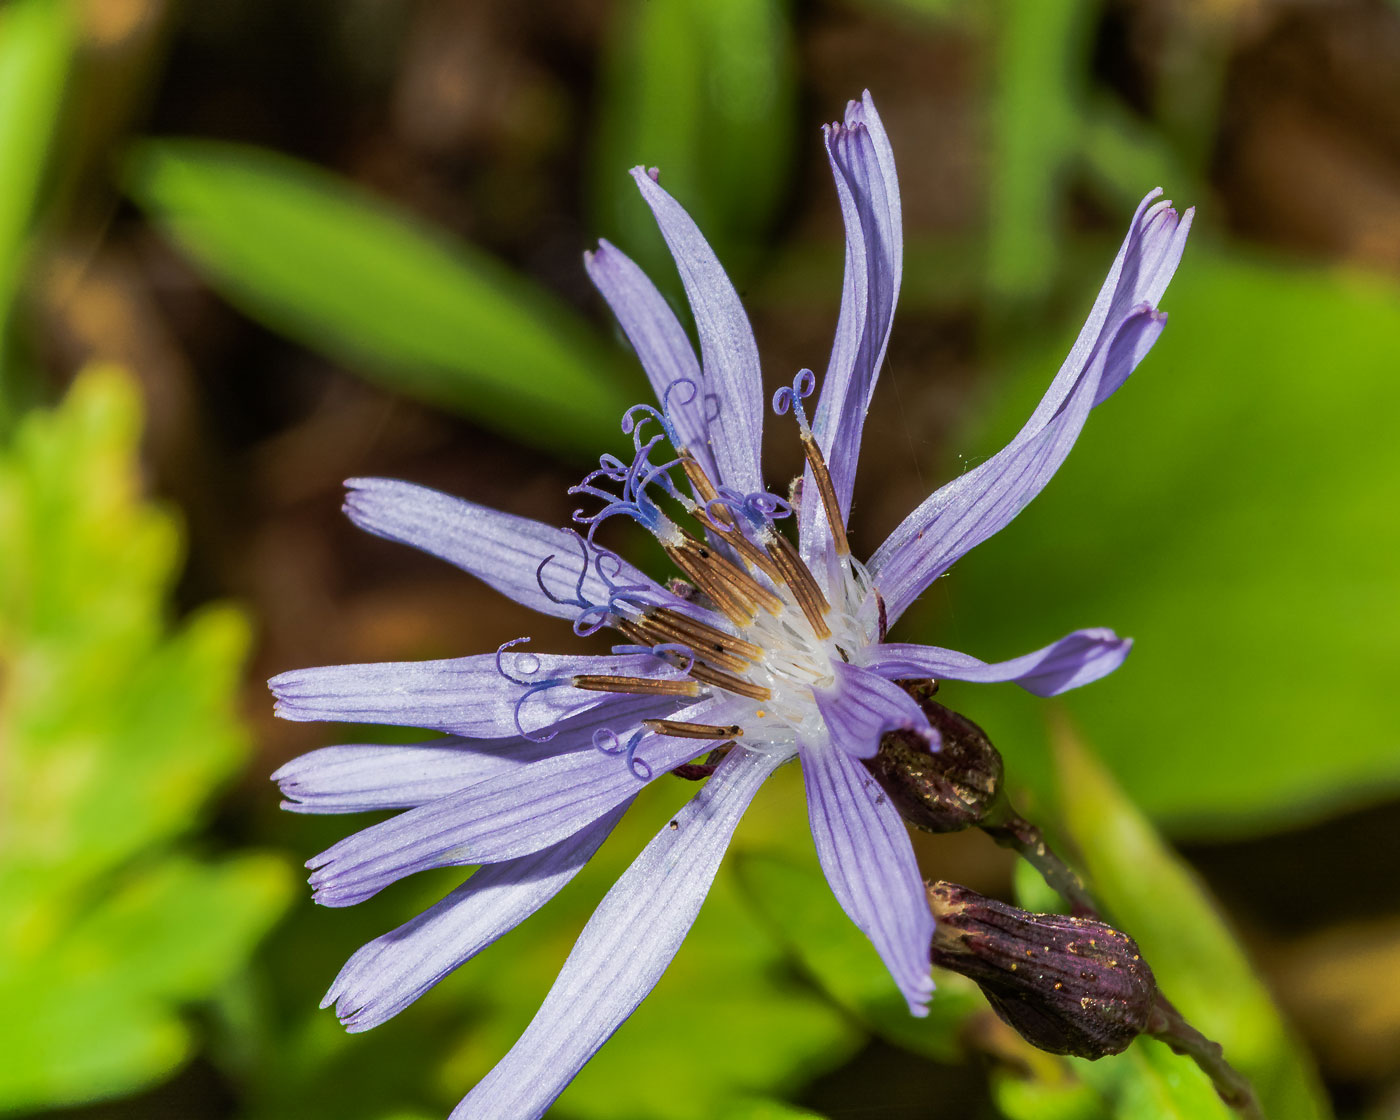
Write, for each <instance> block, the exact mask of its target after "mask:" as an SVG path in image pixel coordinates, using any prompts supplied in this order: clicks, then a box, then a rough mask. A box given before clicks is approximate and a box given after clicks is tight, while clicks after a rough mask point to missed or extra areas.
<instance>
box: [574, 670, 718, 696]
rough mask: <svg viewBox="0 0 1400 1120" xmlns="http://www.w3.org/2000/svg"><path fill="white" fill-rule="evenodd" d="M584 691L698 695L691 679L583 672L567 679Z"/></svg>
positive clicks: (651, 694)
mask: <svg viewBox="0 0 1400 1120" xmlns="http://www.w3.org/2000/svg"><path fill="white" fill-rule="evenodd" d="M569 683H570V684H572V685H573V686H574V687H575V688H581V689H583V690H584V691H586V692H627V693H631V694H633V695H637V696H698V695H699V694H700V686H699V685H698V684H697V683H696V682H695V681H693V680H686V679H680V680H674V679H673V680H657V679H656V678H655V677H614V676H607V675H592V674H584V675H582V676H577V677H574V678H572V679H571V680H570V681H569Z"/></svg>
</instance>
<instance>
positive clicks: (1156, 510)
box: [928, 243, 1400, 835]
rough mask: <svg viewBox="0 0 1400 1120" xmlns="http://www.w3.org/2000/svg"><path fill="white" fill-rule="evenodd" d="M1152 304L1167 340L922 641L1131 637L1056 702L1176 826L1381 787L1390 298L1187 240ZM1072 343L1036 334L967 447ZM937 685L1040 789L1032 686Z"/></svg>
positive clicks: (1332, 803) (1021, 409)
mask: <svg viewBox="0 0 1400 1120" xmlns="http://www.w3.org/2000/svg"><path fill="white" fill-rule="evenodd" d="M1110 259H1111V250H1110V249H1108V247H1105V248H1104V252H1103V255H1102V260H1103V262H1104V263H1105V264H1106V263H1107V261H1108V260H1110ZM1096 283H1097V282H1096V281H1094V280H1091V279H1089V278H1087V277H1086V279H1085V280H1084V282H1083V283H1082V284H1081V285H1080V286H1079V290H1080V291H1081V292H1082V293H1083V295H1082V297H1081V298H1080V299H1079V300H1078V301H1077V302H1078V303H1079V304H1080V306H1087V304H1088V302H1089V293H1090V292H1091V291H1092V289H1093V287H1095V286H1096ZM1163 306H1164V308H1165V309H1166V310H1167V311H1168V312H1169V314H1170V317H1171V320H1170V322H1169V324H1168V327H1167V330H1166V332H1165V334H1164V335H1163V337H1162V341H1161V342H1160V343H1159V344H1158V346H1157V347H1156V348H1155V349H1154V350H1153V352H1152V354H1151V355H1150V356H1149V357H1148V359H1147V360H1146V361H1145V362H1144V363H1143V365H1142V368H1141V369H1139V370H1138V372H1137V373H1136V374H1135V375H1134V376H1133V378H1132V380H1131V381H1130V382H1129V383H1128V384H1127V385H1126V386H1124V388H1123V389H1122V390H1121V391H1120V392H1119V393H1117V394H1116V395H1115V396H1114V397H1113V399H1112V400H1110V401H1108V402H1107V403H1106V404H1105V405H1104V406H1103V407H1102V408H1100V409H1098V410H1096V411H1095V412H1094V414H1093V415H1092V416H1091V417H1090V419H1089V423H1088V425H1087V426H1086V428H1085V431H1084V434H1083V435H1082V436H1081V438H1080V440H1079V443H1078V445H1077V446H1076V447H1075V448H1074V451H1073V452H1072V454H1071V455H1070V457H1069V460H1068V462H1067V463H1066V464H1065V466H1064V467H1063V468H1061V470H1060V472H1059V474H1058V475H1057V477H1056V478H1055V479H1054V480H1053V481H1052V482H1051V484H1050V486H1049V487H1048V488H1047V489H1046V491H1045V492H1044V493H1043V494H1041V495H1040V496H1039V497H1038V498H1037V499H1036V500H1035V501H1034V502H1033V503H1032V504H1031V505H1030V506H1029V507H1028V508H1027V509H1026V511H1025V512H1024V513H1023V514H1022V515H1021V516H1020V517H1019V518H1018V519H1017V520H1016V521H1015V522H1014V523H1013V524H1012V525H1011V526H1010V527H1009V528H1007V529H1006V530H1004V531H1003V532H1001V533H999V534H998V535H997V536H996V537H995V538H993V539H992V540H991V541H989V542H987V543H986V544H984V545H982V546H981V547H980V548H978V549H977V550H976V551H975V552H974V553H973V554H972V555H970V556H969V557H968V558H967V559H966V560H964V561H962V562H961V563H960V564H959V565H958V567H957V568H956V569H955V570H954V572H953V573H952V574H951V576H950V577H949V578H948V579H947V580H946V581H943V582H942V583H941V584H940V586H939V589H938V594H937V596H936V597H935V596H932V595H931V596H929V598H930V599H931V600H933V601H936V602H943V603H947V604H949V605H950V606H951V607H952V609H951V610H950V611H949V612H948V618H947V619H946V620H945V621H944V622H943V624H942V625H940V627H939V628H938V630H937V631H936V632H933V631H930V632H929V633H928V638H929V640H932V641H935V642H937V644H939V645H946V646H952V647H954V648H958V649H964V650H967V651H969V652H970V653H974V654H976V655H977V656H980V657H984V658H988V659H996V658H1001V657H1006V656H1013V655H1015V654H1019V653H1022V652H1024V651H1025V650H1027V649H1032V648H1035V647H1037V646H1039V645H1042V644H1044V643H1046V642H1049V641H1052V640H1054V639H1055V638H1057V637H1059V636H1060V635H1061V634H1063V633H1065V632H1067V631H1069V630H1072V629H1075V628H1077V627H1081V626H1112V627H1113V628H1114V629H1116V630H1117V631H1118V632H1119V633H1121V634H1126V635H1130V636H1132V637H1133V638H1134V639H1135V640H1136V645H1135V646H1134V649H1133V653H1132V656H1130V657H1129V658H1128V660H1127V662H1126V664H1125V665H1124V667H1123V668H1122V669H1120V670H1119V671H1118V672H1116V673H1115V674H1113V676H1111V677H1109V678H1108V679H1106V680H1104V681H1102V682H1099V683H1097V684H1095V685H1093V686H1092V687H1090V688H1086V689H1082V690H1078V691H1076V692H1074V693H1072V694H1069V695H1067V696H1066V697H1065V698H1064V699H1063V701H1062V702H1063V703H1065V704H1066V705H1067V706H1068V707H1069V708H1070V710H1071V711H1072V712H1073V713H1074V717H1075V721H1076V723H1077V724H1079V725H1080V726H1082V727H1083V728H1084V730H1085V733H1086V736H1087V737H1088V739H1089V740H1090V741H1091V742H1093V743H1095V744H1097V745H1098V746H1099V749H1100V750H1101V751H1102V752H1103V756H1104V759H1105V761H1106V762H1107V764H1108V765H1109V767H1110V768H1111V769H1112V770H1113V772H1114V773H1115V774H1116V775H1117V776H1118V778H1119V779H1120V780H1121V781H1122V782H1123V784H1124V786H1125V788H1126V789H1127V791H1128V794H1129V796H1130V797H1131V798H1132V799H1133V800H1134V801H1135V802H1136V803H1138V804H1140V805H1141V806H1142V807H1143V808H1144V809H1145V810H1146V811H1147V812H1148V813H1149V814H1151V815H1152V816H1153V817H1155V818H1157V819H1158V820H1161V821H1162V822H1164V823H1165V824H1167V825H1168V826H1170V828H1171V829H1172V830H1173V831H1175V832H1178V833H1182V832H1190V833H1192V834H1195V835H1221V834H1243V833H1249V832H1255V831H1259V830H1263V829H1268V828H1278V827H1285V826H1288V825H1293V824H1297V823H1300V822H1303V821H1307V820H1309V819H1313V818H1316V817H1318V816H1320V815H1322V814H1324V813H1327V812H1332V811H1335V810H1337V809H1338V808H1341V807H1345V806H1348V805H1359V804H1364V803H1367V802H1370V801H1375V800H1378V799H1381V798H1385V797H1391V796H1394V795H1395V793H1396V792H1397V791H1398V790H1400V751H1397V750H1396V749H1395V727H1394V705H1393V702H1392V699H1391V698H1392V696H1393V694H1394V682H1393V681H1392V680H1391V676H1392V667H1393V666H1394V665H1396V664H1400V569H1397V567H1396V565H1395V564H1394V562H1393V557H1394V556H1395V555H1397V554H1400V522H1397V520H1396V519H1395V518H1394V517H1390V516H1387V515H1386V513H1385V512H1384V511H1388V510H1390V509H1391V508H1393V506H1394V501H1395V479H1396V478H1398V477H1400V442H1397V441H1396V440H1395V438H1394V432H1393V430H1392V429H1393V426H1394V425H1393V417H1395V416H1396V415H1400V379H1397V378H1396V377H1395V369H1394V365H1395V363H1394V355H1395V354H1396V353H1400V292H1397V289H1396V287H1395V286H1394V285H1393V284H1392V283H1389V282H1385V281H1381V280H1374V279H1367V278H1363V277H1359V276H1354V275H1344V274H1338V273H1327V272H1320V271H1314V270H1309V269H1303V268H1289V267H1283V266H1281V265H1278V264H1270V263H1265V262H1258V261H1251V260H1248V259H1244V258H1241V257H1240V256H1239V255H1235V256H1232V257H1226V256H1223V255H1221V254H1220V253H1219V252H1217V251H1213V250H1212V249H1211V247H1210V246H1209V245H1207V244H1204V243H1200V244H1193V245H1191V246H1190V247H1188V249H1187V252H1186V257H1185V260H1184V261H1183V263H1182V266H1181V269H1180V272H1179V273H1178V275H1177V277H1176V279H1175V281H1173V284H1172V287H1171V289H1170V290H1169V291H1168V292H1167V295H1166V298H1165V299H1164V301H1163ZM1066 347H1067V343H1065V342H1061V343H1060V344H1058V345H1056V344H1053V343H1050V342H1047V341H1045V340H1043V339H1042V340H1037V345H1036V347H1035V352H1034V355H1033V356H1032V357H1031V359H1030V360H1026V361H1024V362H1023V363H1021V364H1020V365H1019V367H1018V374H1017V377H1016V378H1015V379H1014V380H1013V381H1012V382H1010V383H1009V384H1003V386H1001V389H1002V393H1001V395H1000V398H999V399H998V401H997V408H996V411H995V416H996V420H995V423H994V424H993V425H992V427H993V429H994V433H995V434H994V436H993V437H992V438H987V439H983V440H979V441H978V442H979V445H980V448H981V449H984V450H985V451H990V450H992V449H994V448H995V447H997V446H1000V444H1001V443H1002V442H1004V440H1005V438H1006V437H1007V436H1008V435H1009V434H1010V433H1011V432H1014V431H1015V429H1016V427H1017V426H1019V424H1020V423H1022V422H1023V421H1024V419H1025V417H1026V416H1027V415H1028V414H1029V412H1030V410H1031V409H1032V408H1033V406H1034V401H1035V400H1036V399H1037V398H1038V396H1039V394H1040V393H1041V392H1042V391H1043V390H1044V387H1045V385H1046V384H1048V382H1049V380H1050V377H1051V375H1052V372H1053V370H1054V368H1055V367H1056V365H1057V364H1058V362H1059V361H1060V355H1062V354H1063V353H1064V352H1065V349H1066ZM948 690H949V696H950V697H952V699H950V701H949V702H950V703H952V704H954V706H955V707H959V708H960V709H961V710H965V711H967V712H968V714H969V715H970V716H971V717H972V718H973V719H976V720H977V721H978V722H979V723H981V724H982V725H983V726H984V727H986V728H987V731H988V733H989V734H990V735H991V736H992V739H993V741H994V742H996V744H997V745H998V747H1000V749H1001V750H1002V752H1003V754H1004V755H1006V757H1007V763H1008V773H1009V774H1010V775H1011V777H1012V779H1013V780H1014V781H1018V782H1022V783H1030V784H1031V785H1033V786H1034V787H1035V788H1036V790H1037V791H1038V792H1039V793H1040V794H1042V795H1043V794H1045V793H1046V792H1047V791H1048V767H1047V763H1046V759H1047V755H1046V737H1045V729H1044V725H1043V715H1044V707H1045V706H1044V702H1043V701H1039V700H1035V699H1033V698H1030V697H1027V696H1025V695H1024V694H1020V693H1019V690H1017V689H1015V688H1013V687H1011V686H1002V687H998V688H973V687H967V688H958V687H957V686H952V685H950V686H948Z"/></svg>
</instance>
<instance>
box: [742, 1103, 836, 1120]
mask: <svg viewBox="0 0 1400 1120" xmlns="http://www.w3.org/2000/svg"><path fill="white" fill-rule="evenodd" d="M716 1120H826V1118H825V1117H824V1116H822V1115H821V1114H820V1113H817V1112H808V1111H807V1109H805V1108H797V1107H795V1106H793V1105H790V1104H784V1103H783V1102H782V1101H761V1100H745V1101H738V1102H736V1103H734V1104H732V1105H730V1106H729V1107H728V1108H726V1109H725V1110H724V1111H723V1112H721V1113H719V1114H718V1115H717V1117H716Z"/></svg>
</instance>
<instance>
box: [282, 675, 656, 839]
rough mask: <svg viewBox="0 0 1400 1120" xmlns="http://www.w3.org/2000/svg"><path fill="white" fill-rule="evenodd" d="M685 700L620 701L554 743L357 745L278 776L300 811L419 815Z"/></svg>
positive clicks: (573, 725)
mask: <svg viewBox="0 0 1400 1120" xmlns="http://www.w3.org/2000/svg"><path fill="white" fill-rule="evenodd" d="M680 703H681V701H678V700H677V699H676V698H675V697H668V696H619V697H617V699H616V702H614V703H612V704H609V705H607V706H606V707H604V708H601V709H594V710H593V711H591V712H586V713H585V714H584V715H582V716H578V717H575V718H574V719H572V720H566V721H564V722H563V723H561V724H559V725H558V727H557V728H556V731H555V733H554V734H553V735H552V736H551V737H550V738H549V739H546V740H543V741H541V740H539V739H528V738H524V737H522V736H519V735H516V736H513V737H511V738H508V739H464V738H461V737H460V736H457V735H448V736H445V737H443V738H441V739H433V740H431V741H429V742H425V743H403V744H399V743H392V744H382V743H354V744H349V745H346V746H336V747H322V748H321V749H320V750H315V751H310V752H309V753H307V754H304V755H301V756H300V757H298V758H294V759H292V760H291V761H290V762H288V763H287V764H286V765H284V766H283V767H281V769H279V770H278V771H277V773H275V774H273V775H272V780H273V781H275V782H277V783H278V785H279V786H280V787H281V789H282V795H283V796H284V797H285V798H287V800H286V801H284V802H282V808H284V809H289V810H291V811H292V812H295V813H360V812H366V811H371V810H379V809H415V808H417V807H418V806H419V805H426V804H427V803H428V802H429V801H436V800H437V799H438V798H440V797H446V796H447V795H448V794H449V793H455V792H456V791H457V790H459V789H466V788H467V786H470V785H472V784H474V783H476V782H479V781H482V780H483V779H485V778H489V777H492V776H493V775H495V774H498V773H501V772H503V771H505V770H510V769H512V768H514V767H517V766H523V765H525V764H527V763H531V762H538V761H540V760H541V759H544V758H548V757H550V756H552V755H559V754H565V753H567V752H569V751H578V750H592V749H593V742H592V736H593V732H594V731H595V730H597V729H598V728H599V727H600V726H631V725H634V724H635V723H636V722H637V721H638V720H641V719H663V718H665V717H666V716H668V715H670V714H671V713H672V712H674V711H675V709H676V708H677V707H678V706H679V704H680Z"/></svg>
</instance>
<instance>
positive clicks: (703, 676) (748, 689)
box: [690, 663, 773, 700]
mask: <svg viewBox="0 0 1400 1120" xmlns="http://www.w3.org/2000/svg"><path fill="white" fill-rule="evenodd" d="M690 675H691V676H692V677H694V678H695V679H696V680H697V681H699V682H700V683H701V684H708V685H711V686H713V687H714V688H722V689H724V691H725V692H732V693H734V694H735V695H736V696H747V697H748V698H749V699H750V700H767V699H769V698H770V697H771V696H772V695H773V693H772V691H771V690H769V689H767V688H764V687H763V686H762V685H761V684H754V683H753V682H752V681H746V680H744V679H743V678H742V677H736V676H732V675H731V674H729V673H722V672H720V671H719V670H718V669H711V668H710V667H709V666H708V665H701V664H699V663H696V664H694V665H692V666H691V667H690Z"/></svg>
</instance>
